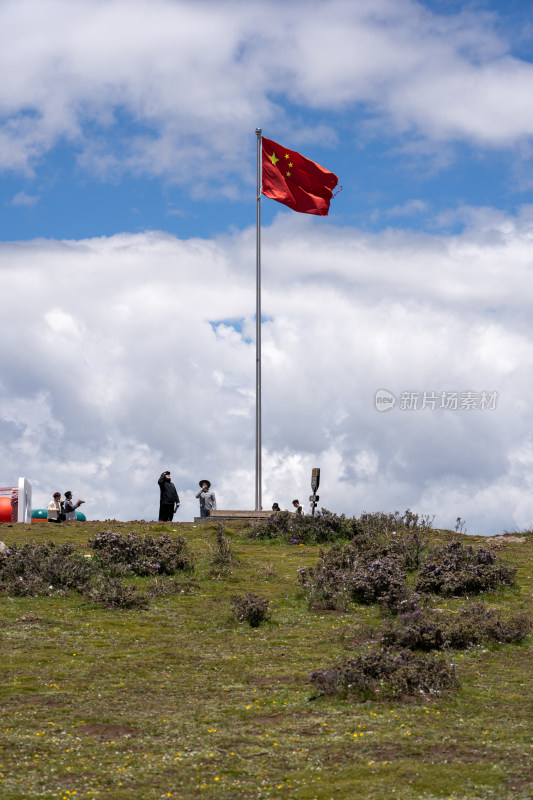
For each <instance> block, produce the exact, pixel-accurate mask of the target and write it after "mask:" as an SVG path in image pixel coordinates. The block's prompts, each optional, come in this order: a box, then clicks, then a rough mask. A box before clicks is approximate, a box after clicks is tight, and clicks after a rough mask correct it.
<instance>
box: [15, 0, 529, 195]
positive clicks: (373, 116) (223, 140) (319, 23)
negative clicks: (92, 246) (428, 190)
mask: <svg viewBox="0 0 533 800" xmlns="http://www.w3.org/2000/svg"><path fill="white" fill-rule="evenodd" d="M495 20H496V18H495V17H494V16H489V15H484V14H482V13H477V14H469V13H466V12H462V13H460V14H456V15H452V14H450V15H442V16H439V15H437V14H435V13H432V12H430V11H429V10H428V9H427V8H426V7H425V6H424V5H422V4H421V3H417V2H414V1H413V0H394V2H393V1H392V0H379V2H377V1H376V0H373V2H368V3H348V2H346V1H345V0H329V2H313V3H309V2H305V3H304V2H292V3H289V4H287V3H282V2H279V1H278V0H269V1H267V2H265V3H261V4H260V5H258V4H254V3H248V4H244V3H241V2H238V0H219V1H218V2H210V1H209V2H208V1H207V0H206V1H205V2H198V0H195V2H191V1H190V0H173V1H172V2H170V0H150V1H149V2H148V0H108V2H95V1H94V0H79V2H76V3H72V2H70V0H5V2H3V3H2V4H1V7H0V71H1V72H2V73H3V74H5V75H9V76H10V79H9V80H8V81H3V82H2V84H1V85H0V120H2V124H1V125H0V169H9V170H22V171H26V172H27V173H28V174H31V170H32V169H33V167H34V166H35V164H36V163H38V161H39V159H40V158H42V157H43V155H44V154H46V153H47V152H48V151H49V150H51V148H53V147H54V146H55V145H56V144H57V143H58V142H61V141H66V142H68V143H70V144H71V145H72V146H74V147H75V148H76V151H77V152H78V153H79V163H80V165H81V166H83V167H84V168H85V169H89V170H91V171H93V172H95V173H96V174H98V175H101V176H110V175H111V176H114V175H116V174H117V173H118V172H121V171H123V170H129V171H131V172H133V173H136V174H139V173H148V174H151V175H153V174H155V175H163V176H165V177H167V178H171V179H174V180H179V181H182V182H186V183H188V184H191V185H193V186H196V187H197V190H198V191H201V186H202V184H203V182H205V181H208V182H209V184H210V185H212V184H213V183H216V184H218V185H219V189H220V191H222V192H224V194H225V195H226V196H228V197H231V196H232V195H234V194H235V192H236V189H235V186H234V183H235V182H237V183H239V182H240V181H242V180H243V179H244V180H247V181H250V182H251V181H253V174H252V171H253V170H252V168H251V167H250V159H249V150H250V148H251V144H250V131H253V129H254V128H255V127H256V125H258V124H260V125H263V126H265V127H267V126H268V127H269V129H273V128H275V129H276V130H278V131H280V132H282V131H286V132H287V134H289V133H290V134H291V140H292V141H294V143H295V145H298V142H300V144H301V143H307V142H308V141H309V140H310V138H313V137H314V138H315V139H319V140H321V141H322V142H325V143H329V144H332V143H334V142H335V140H336V134H335V132H334V130H333V128H332V126H331V125H330V124H327V123H325V122H324V121H323V120H322V121H318V123H317V125H316V126H315V127H313V126H306V125H304V124H301V123H300V122H299V114H300V110H304V109H316V110H320V111H335V112H343V111H347V110H350V111H353V110H354V109H360V110H361V109H364V110H365V113H366V114H367V116H368V118H369V119H370V120H372V121H373V124H374V125H375V126H377V127H378V129H380V130H381V129H385V130H386V131H387V133H389V134H390V133H394V134H395V135H396V136H397V137H398V136H399V137H400V138H401V135H402V134H405V135H407V137H408V138H410V137H411V136H412V135H415V136H416V137H417V138H418V139H419V142H420V144H419V146H420V147H421V148H424V146H425V145H424V141H423V140H424V139H428V138H429V139H430V140H434V141H435V142H437V143H439V145H441V144H442V143H444V142H447V141H455V140H460V141H463V140H464V141H468V142H474V143H476V144H478V145H481V146H484V147H508V146H512V145H522V144H523V143H524V142H525V141H526V140H527V139H529V138H530V137H531V135H532V133H533V112H532V110H531V103H530V96H531V88H532V85H533V66H532V65H531V64H530V63H528V62H526V61H524V60H521V59H520V58H517V57H514V56H513V55H512V53H511V52H510V44H509V42H507V41H506V40H505V39H504V37H503V35H502V34H498V33H497V28H496V22H495ZM288 103H294V104H295V108H293V109H292V111H289V107H288V105H287V104H288ZM124 119H127V120H128V121H129V126H124V125H119V124H118V121H119V120H124ZM302 128H303V130H300V129H302Z"/></svg>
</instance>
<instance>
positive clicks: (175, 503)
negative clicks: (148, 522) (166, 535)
mask: <svg viewBox="0 0 533 800" xmlns="http://www.w3.org/2000/svg"><path fill="white" fill-rule="evenodd" d="M157 482H158V484H159V489H160V492H161V494H160V498H159V522H172V519H173V517H174V514H175V513H176V511H177V510H178V508H179V505H180V499H179V496H178V492H177V491H176V487H175V486H174V484H173V483H172V481H171V480H170V472H169V470H168V469H167V470H165V472H162V473H161V477H160V478H159V480H158V481H157Z"/></svg>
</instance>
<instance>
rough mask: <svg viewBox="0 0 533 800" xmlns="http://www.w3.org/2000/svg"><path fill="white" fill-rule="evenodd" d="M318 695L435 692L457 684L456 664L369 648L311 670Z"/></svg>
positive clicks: (366, 696) (363, 696)
mask: <svg viewBox="0 0 533 800" xmlns="http://www.w3.org/2000/svg"><path fill="white" fill-rule="evenodd" d="M310 681H311V683H312V684H313V685H314V686H315V687H316V688H317V689H318V691H319V693H320V694H321V695H338V696H340V697H349V696H353V697H355V698H357V699H358V700H368V699H381V698H383V699H384V698H392V697H394V698H401V697H406V696H412V695H415V694H423V695H426V694H431V695H438V694H441V693H442V692H445V691H448V690H450V689H454V688H456V686H457V679H456V676H455V668H454V667H453V666H452V665H451V664H449V663H448V662H447V661H446V660H445V659H444V658H438V657H437V658H436V657H435V655H426V654H420V653H413V652H411V651H410V650H405V651H404V650H401V651H399V652H393V651H392V650H389V649H379V650H378V649H373V650H369V651H368V652H366V653H363V654H362V655H359V656H357V657H356V658H352V659H349V660H347V661H345V662H344V663H342V664H339V665H338V666H334V667H330V668H329V669H325V670H319V671H318V672H313V673H312V675H311V677H310Z"/></svg>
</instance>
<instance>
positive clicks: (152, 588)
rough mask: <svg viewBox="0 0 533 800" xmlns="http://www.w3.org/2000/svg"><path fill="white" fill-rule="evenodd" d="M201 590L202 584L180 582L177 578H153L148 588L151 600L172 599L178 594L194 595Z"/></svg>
mask: <svg viewBox="0 0 533 800" xmlns="http://www.w3.org/2000/svg"><path fill="white" fill-rule="evenodd" d="M199 590H200V584H199V583H198V581H195V580H190V579H189V580H185V581H183V580H179V579H177V578H168V577H160V578H152V580H151V581H150V585H149V586H148V596H149V597H150V598H153V599H155V598H158V597H170V596H172V595H176V594H194V593H195V592H197V591H199Z"/></svg>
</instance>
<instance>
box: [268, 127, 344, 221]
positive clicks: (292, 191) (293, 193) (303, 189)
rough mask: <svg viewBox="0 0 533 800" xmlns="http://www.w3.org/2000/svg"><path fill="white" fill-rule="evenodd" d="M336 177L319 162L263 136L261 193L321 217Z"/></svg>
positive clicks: (336, 181)
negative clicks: (316, 162)
mask: <svg viewBox="0 0 533 800" xmlns="http://www.w3.org/2000/svg"><path fill="white" fill-rule="evenodd" d="M338 181H339V179H338V178H337V176H336V175H334V174H333V172H330V171H329V170H327V169H324V167H321V166H320V164H315V162H314V161H310V160H309V159H308V158H305V156H302V155H300V153H296V152H295V151H294V150H287V148H286V147H282V146H281V145H280V144H276V142H272V141H271V140H270V139H265V138H264V137H263V194H264V195H265V197H270V198H271V199H272V200H277V201H278V203H283V204H284V205H286V206H289V208H292V209H293V211H301V212H302V213H303V214H318V215H319V216H321V217H325V216H326V215H327V213H328V211H329V203H330V200H331V197H332V193H333V189H334V188H335V186H336V185H337V183H338Z"/></svg>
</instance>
